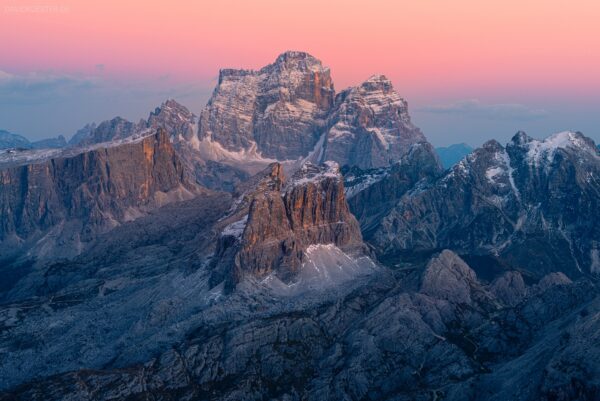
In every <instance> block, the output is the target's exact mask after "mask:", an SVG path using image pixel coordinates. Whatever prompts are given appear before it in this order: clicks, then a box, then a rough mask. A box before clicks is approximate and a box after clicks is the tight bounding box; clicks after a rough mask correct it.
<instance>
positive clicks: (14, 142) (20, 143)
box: [0, 130, 31, 149]
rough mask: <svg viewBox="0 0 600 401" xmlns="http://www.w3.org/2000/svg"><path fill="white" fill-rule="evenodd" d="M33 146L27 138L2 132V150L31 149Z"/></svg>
mask: <svg viewBox="0 0 600 401" xmlns="http://www.w3.org/2000/svg"><path fill="white" fill-rule="evenodd" d="M30 147H31V145H30V143H29V141H28V140H27V138H25V137H24V136H21V135H17V134H13V133H11V132H8V131H5V130H0V149H9V148H30Z"/></svg>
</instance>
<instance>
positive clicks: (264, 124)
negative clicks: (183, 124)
mask: <svg viewBox="0 0 600 401" xmlns="http://www.w3.org/2000/svg"><path fill="white" fill-rule="evenodd" d="M333 100H334V89H333V81H332V80H331V76H330V73H329V69H328V68H326V67H323V66H322V64H321V62H320V61H319V60H317V59H315V58H314V57H312V56H310V55H308V54H306V53H299V52H287V53H284V54H282V55H281V56H279V57H278V58H277V60H276V61H275V62H274V63H272V64H269V65H268V66H266V67H263V68H261V69H260V70H258V71H253V70H232V69H226V70H221V73H220V77H219V84H218V85H217V87H216V88H215V90H214V92H213V95H212V97H211V99H210V100H209V102H208V105H207V106H206V108H205V109H204V110H203V111H202V113H201V115H200V123H199V137H200V139H201V140H206V141H210V142H216V143H218V145H219V146H221V147H222V148H224V149H225V150H227V151H230V152H247V151H249V150H251V149H254V150H255V151H256V152H258V154H260V155H262V156H264V157H268V158H274V159H277V160H290V159H297V158H299V157H303V156H306V155H307V154H308V153H309V152H310V151H311V150H312V149H313V148H314V146H315V145H316V143H317V141H318V139H319V136H320V133H321V131H322V129H323V127H324V125H325V119H326V116H327V113H328V112H329V110H330V108H331V106H332V105H333Z"/></svg>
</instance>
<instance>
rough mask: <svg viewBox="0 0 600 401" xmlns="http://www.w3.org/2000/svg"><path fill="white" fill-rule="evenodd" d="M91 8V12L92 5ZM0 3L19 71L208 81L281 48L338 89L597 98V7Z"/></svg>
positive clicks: (0, 36)
mask: <svg viewBox="0 0 600 401" xmlns="http://www.w3.org/2000/svg"><path fill="white" fill-rule="evenodd" d="M92 3H93V4H92ZM148 3H149V2H146V1H144V2H142V1H128V2H127V1H123V0H119V1H115V0H105V1H101V2H87V1H68V0H64V1H60V2H54V1H50V2H42V3H39V2H36V3H33V4H34V5H40V4H42V5H44V6H52V7H55V8H53V9H48V10H46V9H42V10H37V12H34V11H32V9H31V7H30V6H31V5H32V3H29V2H23V1H19V2H17V1H11V0H2V2H1V3H0V4H2V5H3V7H2V8H3V10H1V9H0V12H2V11H3V13H0V18H1V23H0V49H1V52H0V57H1V62H2V67H3V68H4V69H9V70H12V71H28V70H39V69H40V68H44V69H53V70H58V71H69V72H84V73H85V72H89V73H93V72H94V68H95V66H96V65H97V64H103V65H105V73H106V74H111V75H116V76H123V77H127V76H140V74H141V75H143V76H148V77H152V76H158V75H164V74H169V75H171V76H172V77H174V78H176V79H179V80H187V79H206V78H210V77H213V76H215V75H216V73H217V71H218V69H219V68H220V67H222V66H239V67H253V68H256V67H260V66H262V65H264V64H266V63H268V62H270V61H272V60H273V59H274V58H275V57H276V55H277V54H278V53H280V52H282V51H283V50H286V49H294V50H306V51H308V52H310V53H313V54H314V55H316V56H317V57H319V58H321V59H322V60H323V61H324V62H325V63H326V64H327V65H329V66H330V67H331V68H332V72H333V74H334V79H335V81H336V83H337V86H338V88H341V87H345V86H347V85H350V84H354V83H357V82H359V81H360V80H362V79H364V78H366V77H367V76H369V75H370V74H372V73H376V72H381V73H384V74H387V75H388V76H390V77H391V78H392V79H393V80H394V82H396V83H397V84H398V85H401V86H402V87H405V88H406V90H408V91H410V92H413V91H416V90H419V91H421V92H430V91H434V92H440V93H444V92H450V93H451V92H454V91H456V90H460V91H462V92H464V91H465V90H466V91H468V92H476V91H493V90H498V91H503V90H506V89H507V87H508V88H512V87H519V88H523V87H526V88H535V89H536V90H543V89H545V88H548V86H552V87H554V88H561V89H565V90H566V89H568V90H571V91H575V92H581V93H585V92H586V91H597V90H598V89H600V72H599V71H600V24H599V22H598V21H600V2H598V1H595V0H594V1H592V0H590V1H577V0H574V1H573V0H571V1H556V0H545V1H506V0H504V1H495V0H492V1H490V0H486V1H481V0H479V1H472V0H457V1H442V0H419V1H391V0H390V1H369V2H366V1H352V0H345V1H322V0H319V1H315V0H305V1H284V0H262V1H243V0H240V1H233V0H219V1H178V2H172V1H162V2H156V4H151V5H149V4H148Z"/></svg>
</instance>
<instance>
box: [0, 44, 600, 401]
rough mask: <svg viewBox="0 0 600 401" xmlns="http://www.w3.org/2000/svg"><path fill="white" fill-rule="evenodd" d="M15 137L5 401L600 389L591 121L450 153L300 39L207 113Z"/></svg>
mask: <svg viewBox="0 0 600 401" xmlns="http://www.w3.org/2000/svg"><path fill="white" fill-rule="evenodd" d="M3 135H4V136H2V137H1V138H3V140H5V139H4V138H5V137H6V138H8V139H6V143H9V141H12V142H10V144H9V145H6V149H4V150H0V213H1V216H2V219H1V223H0V273H1V274H2V276H3V277H4V279H3V280H2V282H1V283H0V350H2V352H0V367H1V369H0V400H1V401H5V400H6V401H8V400H11V401H12V400H114V399H127V400H180V399H188V400H205V399H206V400H208V399H210V400H238V399H243V400H330V399H343V400H442V399H443V400H482V399H486V400H523V401H525V400H576V399H577V400H595V399H599V398H600V363H599V362H598V361H599V360H600V346H599V344H600V291H599V289H598V287H597V278H598V275H599V274H600V205H599V201H600V153H599V150H598V148H597V146H596V144H595V143H594V142H593V141H592V140H591V139H589V138H588V137H586V136H585V135H583V134H582V133H580V132H571V131H567V132H560V133H557V134H554V135H551V136H549V137H547V138H545V139H543V140H537V139H533V138H531V137H529V136H528V135H527V134H525V133H524V132H517V133H516V134H515V135H514V137H513V138H512V140H511V141H510V142H509V143H507V144H505V145H502V144H500V143H498V142H497V141H494V140H491V141H488V142H486V143H485V144H484V145H483V146H481V147H479V148H477V149H474V150H472V149H468V147H466V146H462V145H461V146H460V147H459V148H458V149H457V148H456V147H450V148H447V149H445V150H439V149H438V150H437V151H436V149H434V147H433V146H432V145H431V144H430V143H429V142H428V141H427V139H426V137H425V135H424V134H423V132H421V130H420V129H419V128H418V127H416V126H415V125H414V124H413V123H412V121H411V118H410V116H409V112H408V104H407V102H406V101H405V100H404V99H403V98H402V97H401V96H400V95H399V94H398V93H397V92H396V91H395V89H394V88H393V86H392V84H391V82H390V81H389V80H388V79H387V78H386V77H385V76H383V75H373V76H372V77H370V78H368V79H367V80H366V81H364V82H363V83H361V84H359V85H357V86H356V87H351V88H348V89H345V90H342V91H340V92H337V93H336V91H335V89H334V84H333V80H332V77H331V73H330V70H329V69H328V68H327V67H326V66H324V65H323V64H322V63H321V61H319V60H318V59H316V58H314V57H313V56H311V55H309V54H307V53H304V52H292V51H290V52H286V53H283V54H281V55H280V56H279V57H277V59H276V60H275V61H274V62H273V63H272V64H270V65H268V66H265V67H263V68H261V69H259V70H236V69H223V70H221V71H220V73H219V79H218V84H217V86H216V88H215V90H214V92H213V94H212V96H211V98H210V100H209V101H208V104H207V105H206V106H205V107H204V108H203V109H202V110H201V111H200V112H199V113H198V114H194V113H193V112H191V111H190V110H188V109H187V108H186V107H184V106H183V105H181V104H179V103H177V102H175V101H174V100H167V101H165V102H164V103H163V104H161V105H160V106H159V107H157V108H156V109H155V110H153V111H152V112H151V113H149V116H148V118H147V119H143V120H141V121H139V122H137V123H134V122H130V121H127V120H125V119H123V118H120V117H116V118H114V119H112V120H109V121H105V122H101V123H100V124H97V125H96V124H89V125H86V126H85V127H84V128H82V129H81V130H79V131H78V132H77V133H76V135H75V136H74V137H73V138H72V139H71V140H70V141H69V143H68V144H64V143H62V142H64V138H63V141H62V142H61V145H60V147H59V146H57V147H53V145H52V144H45V145H43V146H44V148H43V149H38V148H36V147H35V146H31V145H29V146H22V145H21V144H22V143H23V144H25V145H27V143H28V141H27V142H22V141H21V142H19V138H17V137H14V136H10V135H9V134H4V133H3ZM438 154H439V155H438Z"/></svg>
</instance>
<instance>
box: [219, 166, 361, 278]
mask: <svg viewBox="0 0 600 401" xmlns="http://www.w3.org/2000/svg"><path fill="white" fill-rule="evenodd" d="M261 177H262V178H261V179H260V180H259V181H258V183H257V184H256V185H255V186H254V189H250V190H248V191H246V193H245V194H244V197H243V198H242V199H241V200H240V201H239V202H238V205H239V206H238V209H237V210H236V211H235V212H234V213H233V214H232V215H231V216H230V217H229V218H228V219H226V220H225V221H224V222H223V224H227V225H226V226H225V227H224V228H223V231H222V236H221V239H220V241H219V245H218V249H217V255H218V258H217V259H216V260H215V262H214V263H213V271H214V274H213V283H214V284H216V283H217V282H219V281H221V280H225V282H226V284H227V285H228V286H231V285H235V284H236V283H238V282H239V281H241V280H242V279H243V277H244V276H246V275H250V276H252V277H257V278H264V277H266V276H268V275H271V274H273V275H275V276H276V277H277V279H278V280H281V281H283V282H284V283H289V282H291V281H293V280H295V279H297V278H298V276H299V275H300V274H301V273H302V267H303V266H304V265H305V264H306V262H307V259H306V258H307V252H308V251H309V247H310V246H311V245H313V246H321V245H322V246H326V245H328V246H331V247H334V248H335V249H336V251H335V253H336V254H340V255H342V254H351V255H355V256H356V255H358V256H364V255H365V252H366V247H365V246H364V244H363V243H362V236H361V234H360V228H359V226H358V222H357V221H356V219H355V218H354V216H352V214H351V213H350V211H349V209H348V205H347V203H346V198H345V196H344V184H343V180H342V177H341V174H340V172H339V168H338V166H337V164H335V163H332V162H331V163H327V164H324V165H321V166H317V165H313V164H306V165H304V166H302V168H300V169H299V171H298V172H296V173H295V174H293V175H292V177H291V178H290V179H289V180H288V181H287V182H285V185H283V186H282V185H281V184H282V183H283V182H284V176H283V169H282V166H281V165H280V164H279V163H273V164H272V165H271V166H269V168H268V169H266V170H265V172H264V173H263V174H262V175H261ZM315 249H316V248H314V247H313V248H310V250H311V251H315ZM349 260H350V259H349ZM313 267H314V266H313Z"/></svg>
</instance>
